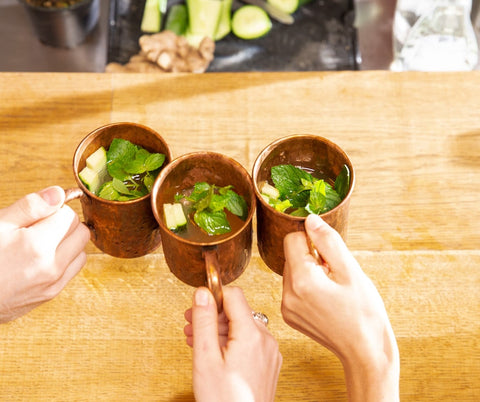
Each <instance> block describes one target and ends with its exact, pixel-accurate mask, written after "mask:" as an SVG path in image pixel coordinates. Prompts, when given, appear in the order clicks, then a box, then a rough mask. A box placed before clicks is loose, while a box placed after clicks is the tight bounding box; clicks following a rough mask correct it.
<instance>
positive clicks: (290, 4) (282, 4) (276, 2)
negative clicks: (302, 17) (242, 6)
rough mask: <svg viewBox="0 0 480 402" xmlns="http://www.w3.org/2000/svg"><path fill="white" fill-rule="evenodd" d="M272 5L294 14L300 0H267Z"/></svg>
mask: <svg viewBox="0 0 480 402" xmlns="http://www.w3.org/2000/svg"><path fill="white" fill-rule="evenodd" d="M267 2H268V3H270V4H271V5H272V6H275V7H277V8H278V9H279V10H282V11H283V12H285V13H287V14H293V13H294V12H295V11H297V9H298V7H299V5H300V4H299V0H267Z"/></svg>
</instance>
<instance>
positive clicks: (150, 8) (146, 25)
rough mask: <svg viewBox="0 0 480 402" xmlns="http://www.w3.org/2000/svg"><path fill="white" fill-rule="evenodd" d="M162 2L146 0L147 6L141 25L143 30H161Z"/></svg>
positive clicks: (149, 31) (154, 31) (153, 31)
mask: <svg viewBox="0 0 480 402" xmlns="http://www.w3.org/2000/svg"><path fill="white" fill-rule="evenodd" d="M160 4H161V0H160V1H159V0H146V2H145V8H144V9H143V16H142V22H141V25H140V29H141V30H142V32H147V33H156V32H160V24H161V21H162V14H161V11H160Z"/></svg>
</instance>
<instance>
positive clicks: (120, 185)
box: [112, 177, 130, 195]
mask: <svg viewBox="0 0 480 402" xmlns="http://www.w3.org/2000/svg"><path fill="white" fill-rule="evenodd" d="M112 185H113V188H114V189H115V190H116V191H118V192H119V193H120V194H127V195H130V190H129V188H128V187H127V186H126V185H125V183H124V182H123V181H121V180H118V179H117V178H116V177H114V178H113V181H112Z"/></svg>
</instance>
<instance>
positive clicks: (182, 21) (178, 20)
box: [164, 4, 188, 36]
mask: <svg viewBox="0 0 480 402" xmlns="http://www.w3.org/2000/svg"><path fill="white" fill-rule="evenodd" d="M187 25H188V14H187V6H186V5H185V4H175V5H173V6H171V7H170V10H169V11H168V15H167V20H166V21H165V28H164V29H165V31H172V32H174V33H175V34H176V35H179V36H180V35H183V34H185V31H186V30H187Z"/></svg>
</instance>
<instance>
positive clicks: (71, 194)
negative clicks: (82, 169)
mask: <svg viewBox="0 0 480 402" xmlns="http://www.w3.org/2000/svg"><path fill="white" fill-rule="evenodd" d="M64 191H65V202H64V204H66V203H67V202H70V201H72V200H76V199H77V198H80V197H82V196H83V194H84V193H83V190H81V189H80V188H78V187H72V188H67V189H66V190H64Z"/></svg>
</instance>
